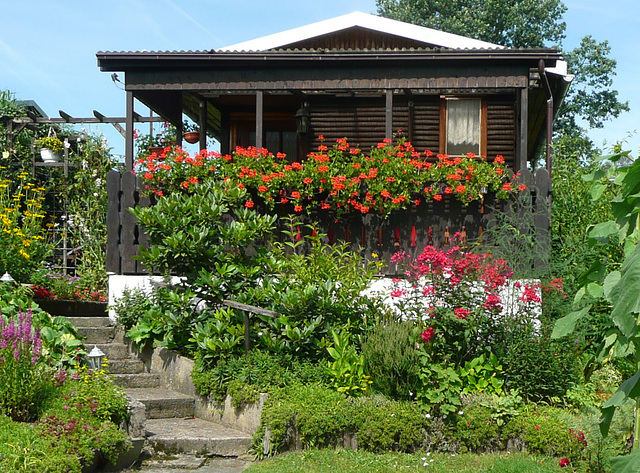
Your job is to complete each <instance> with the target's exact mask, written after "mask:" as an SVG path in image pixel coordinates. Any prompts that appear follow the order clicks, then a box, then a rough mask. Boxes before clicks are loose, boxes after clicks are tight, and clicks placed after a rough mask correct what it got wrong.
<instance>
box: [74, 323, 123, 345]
mask: <svg viewBox="0 0 640 473" xmlns="http://www.w3.org/2000/svg"><path fill="white" fill-rule="evenodd" d="M76 328H77V329H78V335H80V336H81V337H84V338H85V341H84V342H85V343H87V344H91V343H94V344H95V343H111V342H113V341H114V338H115V336H116V328H115V327H106V326H105V327H76ZM121 343H122V342H121Z"/></svg>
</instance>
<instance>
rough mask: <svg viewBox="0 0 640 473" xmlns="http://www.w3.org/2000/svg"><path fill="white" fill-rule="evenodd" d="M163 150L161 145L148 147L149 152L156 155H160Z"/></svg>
mask: <svg viewBox="0 0 640 473" xmlns="http://www.w3.org/2000/svg"><path fill="white" fill-rule="evenodd" d="M163 151H164V148H163V147H162V146H154V147H152V148H149V154H153V153H155V154H156V155H157V156H160V155H161V154H162V152H163Z"/></svg>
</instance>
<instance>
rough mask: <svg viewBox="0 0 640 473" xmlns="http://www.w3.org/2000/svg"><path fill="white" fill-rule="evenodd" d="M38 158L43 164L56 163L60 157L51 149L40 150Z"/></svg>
mask: <svg viewBox="0 0 640 473" xmlns="http://www.w3.org/2000/svg"><path fill="white" fill-rule="evenodd" d="M40 157H41V158H42V161H44V162H45V163H57V162H58V161H60V155H59V154H58V153H55V152H54V151H53V150H52V149H51V148H40Z"/></svg>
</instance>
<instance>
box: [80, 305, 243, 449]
mask: <svg viewBox="0 0 640 473" xmlns="http://www.w3.org/2000/svg"><path fill="white" fill-rule="evenodd" d="M69 320H70V321H71V322H72V323H73V324H74V325H75V326H76V327H77V329H78V332H79V334H80V335H81V336H83V337H86V339H85V345H86V347H87V350H91V349H92V348H93V345H95V346H97V347H98V348H100V350H102V351H103V352H104V353H105V354H106V356H107V359H108V370H109V371H110V372H111V374H112V377H113V379H114V381H115V383H116V384H118V385H120V386H122V387H123V388H125V390H126V393H127V395H128V396H129V397H130V398H131V399H132V400H133V401H139V402H140V403H142V404H143V405H144V406H145V409H144V410H145V417H146V425H145V428H144V431H145V437H146V438H145V447H146V448H147V450H151V451H152V452H154V453H162V452H164V453H167V454H189V455H195V454H197V455H201V456H221V457H239V456H242V455H243V454H244V453H245V452H246V451H247V449H248V448H249V446H250V445H251V435H250V434H248V433H245V432H241V431H238V430H234V429H231V428H227V427H224V426H222V425H220V424H217V423H214V422H210V421H208V420H203V419H199V418H197V417H196V415H195V414H196V397H195V396H191V395H188V394H183V393H181V392H178V391H176V390H172V389H171V387H170V386H163V385H162V377H161V375H160V374H159V373H152V372H150V369H149V367H150V362H149V360H148V359H146V360H145V357H144V356H143V354H141V353H140V352H138V351H136V350H135V349H133V348H132V346H131V343H130V342H129V341H128V339H127V338H126V337H125V336H124V333H123V331H122V329H120V328H119V327H117V326H115V325H114V324H113V322H111V320H110V319H109V318H108V317H69ZM147 358H148V357H147Z"/></svg>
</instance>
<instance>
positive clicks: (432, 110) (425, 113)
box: [411, 97, 440, 154]
mask: <svg viewBox="0 0 640 473" xmlns="http://www.w3.org/2000/svg"><path fill="white" fill-rule="evenodd" d="M413 110H414V111H413V115H414V119H413V120H414V123H413V137H412V141H411V142H412V144H413V147H414V148H415V149H416V151H419V152H424V151H427V150H429V151H433V153H434V154H437V153H438V150H439V148H440V99H439V98H438V97H434V98H432V99H429V100H420V101H418V100H415V101H414V107H413Z"/></svg>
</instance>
